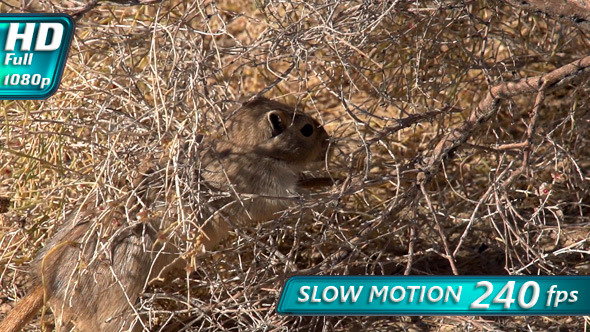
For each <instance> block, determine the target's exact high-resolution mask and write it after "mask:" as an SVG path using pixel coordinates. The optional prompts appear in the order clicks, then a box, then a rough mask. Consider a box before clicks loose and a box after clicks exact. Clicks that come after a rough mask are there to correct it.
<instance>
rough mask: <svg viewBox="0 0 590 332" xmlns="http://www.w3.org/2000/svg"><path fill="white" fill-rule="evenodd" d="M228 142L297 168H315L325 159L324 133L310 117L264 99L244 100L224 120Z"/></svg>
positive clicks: (297, 169)
mask: <svg viewBox="0 0 590 332" xmlns="http://www.w3.org/2000/svg"><path fill="white" fill-rule="evenodd" d="M227 127H228V135H229V140H230V142H231V143H233V144H236V145H239V146H242V147H244V148H246V149H249V150H252V151H253V152H255V153H257V154H260V155H261V157H268V158H274V159H277V160H280V161H283V162H284V163H285V165H287V166H288V167H290V168H291V169H293V170H294V171H299V170H302V169H310V168H317V167H318V166H320V165H321V162H322V161H324V159H325V158H326V153H327V150H328V145H329V139H330V137H329V136H328V133H326V131H325V130H324V128H322V127H321V126H320V124H319V123H318V122H317V121H316V120H314V119H313V118H312V117H310V116H308V115H306V114H304V113H302V112H298V111H295V110H294V109H293V108H291V107H289V106H287V105H284V104H281V103H279V102H276V101H272V100H269V99H266V98H262V97H259V98H256V99H254V100H251V101H248V102H246V103H244V104H243V105H242V106H241V107H240V108H239V109H238V110H237V111H236V112H235V114H234V116H233V117H232V118H231V119H230V120H229V121H228V123H227Z"/></svg>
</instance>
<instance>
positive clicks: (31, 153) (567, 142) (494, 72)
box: [0, 0, 590, 331]
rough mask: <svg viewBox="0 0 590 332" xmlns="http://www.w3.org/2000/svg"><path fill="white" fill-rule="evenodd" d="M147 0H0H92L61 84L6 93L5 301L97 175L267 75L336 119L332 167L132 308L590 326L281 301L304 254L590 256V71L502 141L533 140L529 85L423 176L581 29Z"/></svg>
mask: <svg viewBox="0 0 590 332" xmlns="http://www.w3.org/2000/svg"><path fill="white" fill-rule="evenodd" d="M25 2H26V1H25ZM25 2H23V3H25ZM116 2H119V3H124V2H128V3H131V2H133V1H116ZM139 2H141V1H139ZM153 2H155V3H154V4H151V5H135V6H121V5H119V4H115V3H109V2H104V3H103V2H99V3H97V4H95V6H87V5H88V4H92V2H91V1H89V0H84V1H81V0H79V1H59V0H46V1H39V2H34V3H33V4H32V5H30V6H29V7H26V8H24V7H23V6H25V5H24V4H22V3H21V2H20V1H12V2H11V1H0V3H2V4H1V5H0V11H2V12H21V11H49V12H52V11H55V12H68V13H72V14H74V13H82V10H84V11H83V15H80V16H79V18H78V20H77V26H76V36H75V39H74V42H73V45H72V49H71V51H70V56H69V59H68V65H67V68H66V70H65V73H64V77H63V80H62V84H61V87H60V89H59V90H58V92H57V93H56V94H55V95H54V96H53V97H51V98H49V99H48V100H46V101H37V102H31V101H4V102H2V104H3V105H2V110H1V113H0V119H1V120H2V124H0V129H1V133H0V190H1V192H0V196H2V197H5V198H9V199H10V203H9V204H8V208H7V210H8V212H6V211H5V210H0V211H1V212H4V213H2V214H0V273H1V276H2V284H1V295H0V303H10V302H11V301H13V300H14V299H15V298H17V297H19V296H22V294H23V292H24V291H25V288H26V287H25V285H26V280H27V272H26V267H27V264H28V262H30V260H31V259H32V258H33V257H34V255H35V253H36V252H37V250H38V249H39V248H40V247H41V246H42V245H43V243H44V242H45V241H46V240H47V239H48V238H49V237H51V236H52V235H53V234H54V233H55V231H56V226H57V225H58V224H59V222H60V220H62V216H63V214H64V213H66V212H67V211H69V210H71V209H72V208H73V207H74V206H75V204H76V202H78V201H79V200H80V199H83V198H84V197H85V196H86V194H87V193H88V192H89V191H90V190H92V189H95V190H101V191H103V192H105V193H107V194H112V195H116V192H117V190H116V183H117V179H118V178H119V177H121V176H125V175H124V174H127V173H129V172H130V171H132V170H133V169H134V168H135V167H136V166H137V164H134V163H135V161H134V160H135V159H134V158H136V159H137V156H138V154H139V155H140V156H141V155H142V154H146V153H147V154H149V153H152V151H154V150H159V151H161V150H166V149H167V148H168V147H169V146H170V141H171V137H172V138H174V137H182V138H184V139H190V138H194V137H196V135H198V134H205V135H207V134H210V133H211V132H212V128H216V127H217V126H219V124H220V122H221V121H222V120H223V119H224V116H225V115H226V114H227V111H228V110H229V109H230V108H231V107H233V105H234V104H233V103H232V102H231V101H235V100H237V99H239V98H240V97H242V96H245V95H248V94H252V93H258V92H260V91H263V90H267V91H268V92H267V93H266V95H267V96H270V97H275V98H277V99H278V100H280V101H283V102H286V103H290V104H294V105H299V106H300V107H305V108H306V110H307V112H308V113H310V114H313V115H314V116H315V117H316V118H318V119H320V121H321V122H322V123H324V124H325V127H326V128H327V130H328V132H330V133H331V134H332V135H333V137H334V138H335V154H334V158H333V160H331V161H330V163H329V164H328V165H327V171H328V172H329V173H330V174H331V175H332V176H334V177H335V178H337V179H338V182H337V185H336V186H334V187H333V188H327V189H325V190H324V191H322V192H319V193H317V194H316V195H315V196H314V197H312V198H310V199H308V200H305V201H304V202H303V203H302V204H301V205H300V206H297V207H294V208H293V209H292V210H291V211H288V212H286V213H285V214H284V216H283V217H281V218H278V219H277V220H273V221H269V222H266V223H263V224H261V225H258V226H253V227H251V228H246V229H240V230H237V234H234V236H232V237H231V238H230V239H229V241H227V242H226V243H225V244H224V245H223V246H222V247H221V248H219V250H218V251H216V252H213V253H208V254H206V255H205V256H204V257H199V258H198V262H197V264H198V266H197V268H196V271H193V272H191V273H188V274H187V276H186V277H185V278H178V279H176V280H175V281H174V283H172V284H170V285H166V286H165V287H162V288H151V289H148V290H147V292H146V293H145V295H144V296H143V297H142V298H141V303H140V304H139V306H138V307H139V308H141V311H142V312H145V313H149V317H150V320H149V321H148V324H149V325H150V328H151V330H153V331H159V329H160V328H161V327H164V326H166V328H167V329H168V330H169V331H176V330H180V329H181V328H183V327H184V328H186V330H204V331H212V330H244V331H251V330H265V331H266V330H272V331H279V330H280V331H287V330H289V331H291V330H301V331H307V330H317V331H331V330H339V331H340V330H347V331H348V330H364V329H369V328H370V329H372V330H383V331H388V330H392V329H400V330H401V329H405V330H424V329H427V330H428V329H431V330H445V331H446V330H449V331H450V330H457V329H459V330H472V329H476V330H504V329H506V330H560V331H562V330H582V329H583V328H586V325H587V322H586V319H585V318H583V317H527V318H525V317H504V318H494V317H486V318H478V317H421V318H418V317H416V318H407V317H390V318H383V317H374V318H367V317H282V316H278V315H276V313H275V312H274V308H275V306H276V304H277V301H278V295H279V292H280V289H281V287H282V283H283V282H284V280H285V279H286V278H287V277H288V276H290V275H293V274H305V273H316V274H404V273H410V274H452V273H453V271H454V270H455V271H456V272H458V273H459V274H464V275H470V274H531V275H536V274H544V275H553V274H559V275H577V274H587V273H588V271H590V265H588V263H587V262H586V259H587V258H588V254H589V246H590V244H589V243H588V236H589V228H588V225H589V223H590V205H589V204H590V181H589V180H590V175H589V173H590V152H589V151H590V107H589V101H590V98H589V93H590V86H589V85H588V83H587V82H588V79H587V78H586V79H582V80H578V81H575V82H573V83H572V84H570V85H568V86H566V87H565V88H560V89H557V90H554V91H551V92H548V93H547V94H546V96H545V100H544V102H543V104H542V107H541V108H540V110H539V113H538V119H537V120H536V126H535V130H534V131H533V132H532V136H531V137H530V139H531V141H530V145H529V146H527V147H526V148H510V146H509V145H508V144H513V143H519V142H522V141H525V140H526V139H527V137H528V136H527V126H528V125H530V123H531V121H532V120H531V112H532V111H533V106H534V103H535V96H534V95H522V96H518V97H516V98H513V99H511V100H507V101H503V102H501V103H500V106H499V110H498V112H497V113H495V114H494V115H493V117H492V118H491V119H490V120H489V121H487V122H485V123H483V124H482V125H481V126H480V127H479V128H477V130H476V131H475V132H474V134H473V136H472V137H471V139H469V140H468V142H467V143H465V144H462V145H461V146H460V147H459V149H457V150H456V151H455V153H454V155H453V156H452V158H448V159H446V160H445V162H444V163H443V164H442V167H440V168H439V169H438V170H437V173H435V174H430V175H432V177H431V178H429V181H428V182H427V183H424V184H423V188H421V189H420V188H418V186H417V183H420V181H421V178H420V176H419V175H418V174H419V173H420V172H421V170H422V169H423V167H424V165H425V164H426V163H427V161H428V157H429V156H431V154H432V151H433V149H434V147H435V146H436V143H437V142H438V141H439V140H440V139H441V138H442V137H443V135H445V134H446V133H447V132H449V130H450V129H451V128H455V127H457V126H459V125H460V124H461V123H462V122H463V121H464V120H465V119H466V118H468V116H469V114H470V113H471V112H473V111H474V109H475V107H476V106H477V104H478V103H479V102H480V101H481V100H482V99H483V98H484V97H485V95H486V94H487V91H488V89H489V88H490V87H491V86H492V85H494V84H497V83H500V82H506V81H516V80H518V79H520V78H523V77H529V76H536V75H540V74H544V73H547V72H549V71H551V70H553V69H555V68H558V67H561V66H563V65H565V64H567V63H570V62H572V61H574V60H576V59H580V58H582V57H584V56H587V55H588V54H585V53H584V52H585V51H586V50H588V49H589V48H588V46H589V45H588V35H587V34H585V33H583V32H582V31H580V30H578V29H576V28H574V27H571V26H565V25H563V24H561V23H556V22H555V21H552V20H548V19H545V18H543V17H537V16H534V15H530V14H528V13H525V12H520V11H518V10H516V9H514V8H511V7H508V6H505V5H504V4H501V3H497V2H493V1H491V2H488V1H464V2H458V3H456V2H455V1H442V2H441V1H424V2H422V3H419V2H412V3H407V2H403V1H389V2H388V1H383V2H381V1H379V2H377V1H376V2H354V1H353V2H347V3H345V4H340V2H321V1H318V2H308V1H252V2H245V1H237V0H222V1H219V2H211V1H199V0H197V1H188V0H187V1H180V0H172V1H162V2H157V1H153ZM86 10H87V11H86ZM133 156H135V157H133ZM518 172H520V173H518ZM105 195H106V194H105ZM107 196H108V195H107ZM6 201H7V200H6V199H4V200H3V201H2V202H6ZM185 235H186V234H185ZM178 236H182V234H179V235H178ZM189 272H190V271H189ZM7 308H8V307H7V305H6V304H0V311H4V310H6V309H7ZM39 324H40V323H39V322H38V321H37V322H34V324H33V325H31V326H30V330H31V331H34V330H35V328H39V326H40V325H39ZM46 326H47V327H51V323H50V322H47V324H46Z"/></svg>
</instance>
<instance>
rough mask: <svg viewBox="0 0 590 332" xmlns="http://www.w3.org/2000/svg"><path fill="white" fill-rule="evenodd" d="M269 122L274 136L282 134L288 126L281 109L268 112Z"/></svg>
mask: <svg viewBox="0 0 590 332" xmlns="http://www.w3.org/2000/svg"><path fill="white" fill-rule="evenodd" d="M266 118H267V119H268V123H269V124H270V128H271V131H272V137H275V136H278V135H280V134H281V133H282V132H283V131H285V129H286V128H287V123H286V122H285V119H283V113H282V112H279V111H270V112H268V113H267V114H266Z"/></svg>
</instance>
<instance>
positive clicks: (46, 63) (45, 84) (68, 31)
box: [0, 14, 74, 99]
mask: <svg viewBox="0 0 590 332" xmlns="http://www.w3.org/2000/svg"><path fill="white" fill-rule="evenodd" d="M73 35H74V20H73V19H72V18H71V17H70V16H69V15H66V14H0V99H45V98H48V97H49V96H51V95H52V94H53V93H55V91H56V90H57V88H58V87H59V82H60V80H61V75H62V72H63V70H64V67H65V64H66V59H67V56H68V51H69V49H70V44H71V41H72V36H73Z"/></svg>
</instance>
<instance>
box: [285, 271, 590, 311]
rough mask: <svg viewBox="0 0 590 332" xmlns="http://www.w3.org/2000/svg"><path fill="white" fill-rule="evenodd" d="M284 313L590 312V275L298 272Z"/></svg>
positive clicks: (289, 288)
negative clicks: (314, 274)
mask: <svg viewBox="0 0 590 332" xmlns="http://www.w3.org/2000/svg"><path fill="white" fill-rule="evenodd" d="M277 312H278V313H279V314H283V315H322V316H330V315H332V316H333V315H379V316H384V315H420V316H426V315H477V316H480V315H494V316H502V315H518V316H522V315H544V316H545V315H567V316H569V315H590V276H530V277H529V276H296V277H292V278H290V279H289V280H288V281H287V282H286V284H285V287H284V289H283V292H282V294H281V298H280V300H279V305H278V308H277Z"/></svg>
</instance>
